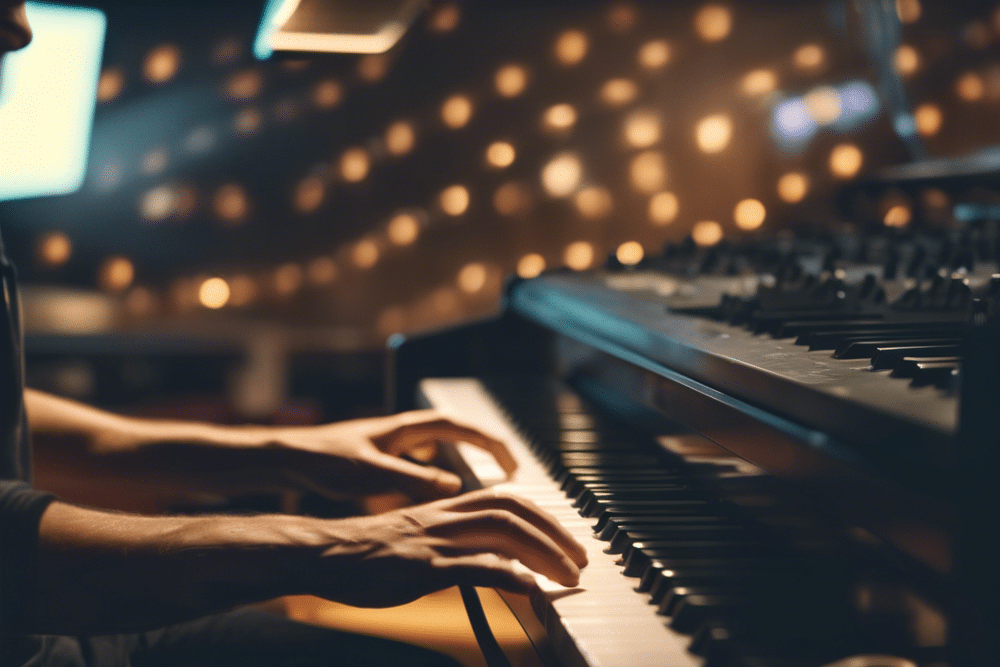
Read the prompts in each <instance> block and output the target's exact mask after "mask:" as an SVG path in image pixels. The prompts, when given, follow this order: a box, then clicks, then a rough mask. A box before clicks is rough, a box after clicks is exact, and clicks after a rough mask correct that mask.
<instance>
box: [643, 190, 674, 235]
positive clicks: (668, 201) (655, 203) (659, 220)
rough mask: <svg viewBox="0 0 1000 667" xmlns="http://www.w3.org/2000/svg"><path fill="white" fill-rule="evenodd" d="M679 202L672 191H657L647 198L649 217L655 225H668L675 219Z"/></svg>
mask: <svg viewBox="0 0 1000 667" xmlns="http://www.w3.org/2000/svg"><path fill="white" fill-rule="evenodd" d="M679 210H680V202H679V201H678V200H677V195H675V194H674V193H673V192H658V193H656V194H655V195H653V196H652V197H650V198H649V219H650V221H651V222H652V223H653V224H654V225H657V226H660V227H663V226H666V225H669V224H670V223H671V222H673V221H674V220H676V219H677V213H678V211H679Z"/></svg>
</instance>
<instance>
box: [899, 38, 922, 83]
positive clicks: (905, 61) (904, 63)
mask: <svg viewBox="0 0 1000 667" xmlns="http://www.w3.org/2000/svg"><path fill="white" fill-rule="evenodd" d="M895 60H896V63H895V64H896V71H897V72H899V74H900V75H901V76H910V75H911V74H913V73H914V72H916V71H917V70H918V69H920V53H918V52H917V50H916V49H915V48H913V47H912V46H910V45H909V44H903V45H902V46H900V47H899V48H898V49H896V59H895Z"/></svg>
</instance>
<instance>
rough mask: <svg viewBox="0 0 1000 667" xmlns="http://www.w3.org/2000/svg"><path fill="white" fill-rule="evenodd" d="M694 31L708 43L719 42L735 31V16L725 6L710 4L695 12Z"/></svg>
mask: <svg viewBox="0 0 1000 667" xmlns="http://www.w3.org/2000/svg"><path fill="white" fill-rule="evenodd" d="M694 29H695V32H696V33H697V34H698V37H700V38H701V39H703V40H705V41H706V42H718V41H720V40H723V39H725V38H726V37H728V36H729V33H730V31H731V30H732V29H733V15H732V12H730V11H729V8H728V7H726V6H724V5H717V4H708V5H705V6H704V7H702V8H701V9H699V10H698V11H697V12H695V15H694Z"/></svg>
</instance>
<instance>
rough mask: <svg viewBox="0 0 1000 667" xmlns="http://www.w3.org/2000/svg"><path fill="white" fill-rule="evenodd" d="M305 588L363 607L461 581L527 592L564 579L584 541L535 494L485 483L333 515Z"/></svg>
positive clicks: (571, 576) (573, 571)
mask: <svg viewBox="0 0 1000 667" xmlns="http://www.w3.org/2000/svg"><path fill="white" fill-rule="evenodd" d="M327 528H328V530H329V534H328V535H326V536H325V537H326V544H325V545H324V546H322V547H321V549H320V550H319V558H318V562H317V561H313V565H314V567H308V568H306V572H305V574H306V577H307V578H306V580H305V581H303V582H301V583H302V586H303V588H304V590H305V592H308V593H312V594H314V595H320V596H322V597H325V598H328V599H330V600H335V601H337V602H343V603H346V604H350V605H354V606H358V607H388V606H395V605H400V604H404V603H406V602H410V601H412V600H415V599H417V598H419V597H422V596H424V595H426V594H428V593H432V592H434V591H437V590H441V589H444V588H448V587H450V586H454V585H456V584H468V585H472V586H487V587H492V588H502V589H505V590H509V591H513V592H518V593H527V592H530V591H531V590H532V589H534V588H535V586H536V584H535V581H534V578H533V577H532V576H531V575H530V574H527V573H524V572H518V571H516V569H515V567H514V564H513V562H512V561H513V560H515V559H516V560H518V561H520V562H521V563H523V564H524V565H526V566H527V567H528V568H530V569H531V570H534V571H535V572H538V573H540V574H543V575H545V576H546V577H548V578H549V579H552V580H553V581H556V582H558V583H560V584H563V585H564V586H575V585H577V584H578V583H579V580H580V568H582V567H584V566H585V565H586V564H587V555H586V551H585V549H584V547H583V546H582V545H580V544H579V543H578V542H577V541H576V540H575V539H573V537H572V535H570V534H569V533H568V532H567V531H566V530H565V529H564V528H563V527H562V526H560V525H559V523H558V521H557V520H556V519H555V517H553V516H551V515H550V514H548V513H547V512H545V511H544V510H542V509H540V508H539V507H538V506H536V505H535V504H534V503H532V502H531V501H529V500H526V499H523V498H520V497H518V496H515V495H512V494H509V493H505V492H497V491H493V490H489V489H487V490H483V491H475V492H472V493H468V494H465V495H462V496H458V497H456V498H448V499H446V500H439V501H436V502H432V503H427V504H424V505H417V506H413V507H407V508H404V509H400V510H396V511H393V512H387V513H385V514H379V515H376V516H367V517H356V518H350V519H341V520H334V521H329V522H327Z"/></svg>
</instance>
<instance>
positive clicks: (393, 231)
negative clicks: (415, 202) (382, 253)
mask: <svg viewBox="0 0 1000 667" xmlns="http://www.w3.org/2000/svg"><path fill="white" fill-rule="evenodd" d="M386 235H387V236H388V237H389V240H390V241H392V242H393V243H395V244H396V245H400V246H403V245H410V244H412V243H414V242H415V241H416V240H417V237H418V236H419V235H420V221H419V220H417V217H416V216H415V215H413V214H411V213H398V214H396V215H395V216H393V218H392V220H390V221H389V226H388V228H387V229H386Z"/></svg>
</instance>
